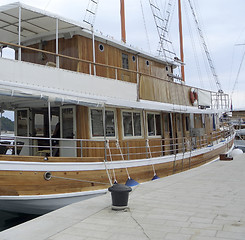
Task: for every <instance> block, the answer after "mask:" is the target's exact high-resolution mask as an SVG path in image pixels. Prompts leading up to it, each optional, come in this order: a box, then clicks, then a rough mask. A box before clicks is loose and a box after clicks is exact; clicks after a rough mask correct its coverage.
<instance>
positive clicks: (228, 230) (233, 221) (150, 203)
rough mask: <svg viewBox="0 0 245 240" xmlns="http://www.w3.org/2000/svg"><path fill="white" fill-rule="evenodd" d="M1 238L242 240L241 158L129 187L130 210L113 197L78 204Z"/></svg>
mask: <svg viewBox="0 0 245 240" xmlns="http://www.w3.org/2000/svg"><path fill="white" fill-rule="evenodd" d="M0 239H1V240H31V239H35V240H68V239H69V240H83V239H86V240H92V239H95V240H96V239H109V240H112V239H113V240H114V239H116V240H121V239H122V240H126V239H127V240H130V239H132V240H137V239H139V240H149V239H156V240H159V239H166V240H221V239H222V240H226V239H241V240H244V239H245V154H242V155H239V156H236V157H234V159H233V160H232V161H214V162H212V163H209V164H206V165H203V166H201V167H198V168H194V169H190V170H188V171H185V172H181V173H178V174H174V175H171V176H168V177H165V178H161V179H158V180H155V181H151V182H148V183H144V184H140V185H138V186H136V187H134V188H133V191H132V192H131V193H130V197H129V206H128V208H127V209H125V210H123V211H115V210H112V209H111V194H110V193H109V192H108V193H107V194H105V195H103V196H100V197H96V198H92V199H89V200H85V201H82V202H78V203H75V204H72V205H69V206H66V207H64V208H61V209H58V210H56V211H53V212H51V213H48V214H46V215H43V216H41V217H38V218H36V219H33V220H31V221H29V222H26V223H23V224H21V225H18V226H16V227H13V228H11V229H8V230H5V231H3V232H1V233H0Z"/></svg>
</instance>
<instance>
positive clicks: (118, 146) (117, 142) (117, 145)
mask: <svg viewBox="0 0 245 240" xmlns="http://www.w3.org/2000/svg"><path fill="white" fill-rule="evenodd" d="M116 147H117V149H119V151H120V154H121V157H122V160H123V161H124V156H123V153H122V149H121V147H120V144H119V141H118V139H117V141H116ZM125 170H126V173H127V175H128V179H130V176H129V172H128V168H127V167H126V166H125Z"/></svg>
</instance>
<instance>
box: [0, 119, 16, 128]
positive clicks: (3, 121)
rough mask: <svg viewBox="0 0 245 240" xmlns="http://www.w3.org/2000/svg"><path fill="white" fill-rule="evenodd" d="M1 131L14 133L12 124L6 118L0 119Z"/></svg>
mask: <svg viewBox="0 0 245 240" xmlns="http://www.w3.org/2000/svg"><path fill="white" fill-rule="evenodd" d="M1 130H2V131H14V122H13V121H11V120H10V119H8V118H6V117H2V118H1Z"/></svg>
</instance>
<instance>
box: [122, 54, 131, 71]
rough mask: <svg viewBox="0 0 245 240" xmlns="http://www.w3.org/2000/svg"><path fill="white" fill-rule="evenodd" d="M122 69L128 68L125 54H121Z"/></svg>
mask: <svg viewBox="0 0 245 240" xmlns="http://www.w3.org/2000/svg"><path fill="white" fill-rule="evenodd" d="M122 67H123V68H125V69H129V67H128V55H127V54H125V53H122Z"/></svg>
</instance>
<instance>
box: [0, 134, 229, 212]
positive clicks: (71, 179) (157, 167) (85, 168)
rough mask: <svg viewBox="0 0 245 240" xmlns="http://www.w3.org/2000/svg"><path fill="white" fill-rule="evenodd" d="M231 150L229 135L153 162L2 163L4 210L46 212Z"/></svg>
mask: <svg viewBox="0 0 245 240" xmlns="http://www.w3.org/2000/svg"><path fill="white" fill-rule="evenodd" d="M232 148H233V138H232V137H231V138H230V139H229V140H226V141H221V142H220V143H218V144H216V145H214V146H207V147H205V148H202V149H196V150H194V151H192V152H186V153H179V154H176V155H168V156H162V157H156V158H152V159H138V160H130V161H112V162H107V163H104V162H93V163H91V162H90V163H89V162H84V163H77V162H76V163H69V162H66V163H60V162H58V163H51V162H50V163H49V162H45V163H44V162H34V161H33V162H18V161H0V165H1V169H2V170H1V171H0V174H1V179H2V181H1V184H0V191H1V192H2V194H1V195H2V196H1V197H0V209H1V210H5V211H11V212H21V213H28V214H44V213H47V212H50V211H52V210H56V209H58V208H61V207H64V206H66V205H68V204H71V203H74V202H78V201H82V200H85V199H88V198H91V197H95V196H98V195H100V194H103V193H106V192H107V188H108V187H109V186H110V181H109V178H110V179H111V182H113V181H115V180H116V181H118V182H119V183H126V181H127V179H128V176H130V178H132V179H134V180H135V181H137V182H139V183H141V182H146V181H150V180H151V179H152V178H153V177H154V172H155V173H156V174H157V176H158V177H165V176H168V175H171V174H175V173H178V172H181V171H185V170H188V169H190V168H193V167H197V166H200V165H203V164H205V163H208V162H210V161H212V160H215V159H218V157H219V154H221V153H227V152H228V151H230V150H231V149H232ZM106 170H107V171H106ZM47 172H48V173H50V174H51V178H50V179H49V180H45V178H44V175H45V173H47ZM127 172H128V174H129V175H127ZM113 176H115V178H113ZM85 179H86V180H85ZM11 194H12V195H11Z"/></svg>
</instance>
